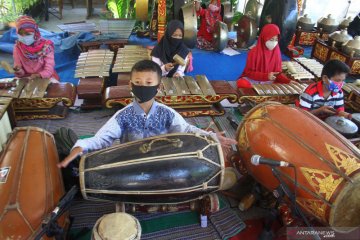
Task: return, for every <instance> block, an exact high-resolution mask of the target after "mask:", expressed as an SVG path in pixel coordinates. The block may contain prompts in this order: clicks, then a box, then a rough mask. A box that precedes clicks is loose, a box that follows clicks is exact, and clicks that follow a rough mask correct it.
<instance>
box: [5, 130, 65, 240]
mask: <svg viewBox="0 0 360 240" xmlns="http://www.w3.org/2000/svg"><path fill="white" fill-rule="evenodd" d="M58 162H59V157H58V154H57V150H56V146H55V142H54V138H53V136H52V135H51V134H50V133H49V132H46V131H45V130H43V129H40V128H35V127H24V128H15V130H14V131H13V133H12V136H11V137H10V139H9V141H8V143H7V145H6V147H5V149H4V151H3V152H2V155H1V156H0V193H1V194H0V239H19V240H20V239H34V237H35V235H36V234H37V232H39V231H40V230H41V225H42V221H43V220H44V218H45V217H46V216H47V214H49V213H50V212H51V211H52V210H53V209H54V208H55V207H56V205H57V203H58V201H59V199H60V198H61V197H62V196H63V195H64V187H63V182H62V178H61V172H60V170H59V169H58V168H57V166H56V164H57V163H58ZM58 223H59V226H61V227H64V226H65V223H66V221H65V216H62V217H61V218H60V219H59V220H58ZM45 239H47V238H45Z"/></svg>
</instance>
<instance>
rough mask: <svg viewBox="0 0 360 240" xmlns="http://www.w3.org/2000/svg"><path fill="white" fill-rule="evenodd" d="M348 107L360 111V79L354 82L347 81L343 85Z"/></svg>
mask: <svg viewBox="0 0 360 240" xmlns="http://www.w3.org/2000/svg"><path fill="white" fill-rule="evenodd" d="M342 90H343V92H344V102H345V105H346V107H349V108H351V109H352V110H354V111H355V112H360V80H359V79H358V80H356V81H355V82H353V83H345V84H344V86H343V87H342Z"/></svg>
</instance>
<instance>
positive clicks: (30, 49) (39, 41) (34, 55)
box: [15, 16, 54, 60]
mask: <svg viewBox="0 0 360 240" xmlns="http://www.w3.org/2000/svg"><path fill="white" fill-rule="evenodd" d="M21 29H23V30H25V31H26V32H28V33H34V40H35V41H34V43H33V44H31V45H29V46H27V45H25V44H23V43H22V42H20V41H16V45H15V47H16V48H17V49H18V50H19V52H21V53H22V54H23V56H24V57H25V58H27V59H30V60H37V59H39V58H40V57H43V56H45V55H47V54H49V53H51V52H53V51H54V44H53V42H52V41H51V40H47V39H44V38H42V37H41V35H40V31H39V27H38V25H37V24H36V22H35V20H34V19H33V18H31V17H29V16H21V17H19V18H18V19H17V20H16V33H17V34H19V31H20V30H21Z"/></svg>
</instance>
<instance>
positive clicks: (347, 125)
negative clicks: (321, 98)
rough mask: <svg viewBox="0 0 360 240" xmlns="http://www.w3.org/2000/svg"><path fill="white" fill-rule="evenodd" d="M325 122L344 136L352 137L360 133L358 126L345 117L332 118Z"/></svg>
mask: <svg viewBox="0 0 360 240" xmlns="http://www.w3.org/2000/svg"><path fill="white" fill-rule="evenodd" d="M325 122H326V123H327V124H329V125H330V126H331V127H332V128H334V129H335V130H336V131H338V132H339V133H341V134H343V135H344V134H345V135H352V134H355V133H357V131H358V127H357V126H356V124H355V123H353V122H352V121H350V120H349V119H346V118H344V117H338V116H331V117H328V118H326V119H325Z"/></svg>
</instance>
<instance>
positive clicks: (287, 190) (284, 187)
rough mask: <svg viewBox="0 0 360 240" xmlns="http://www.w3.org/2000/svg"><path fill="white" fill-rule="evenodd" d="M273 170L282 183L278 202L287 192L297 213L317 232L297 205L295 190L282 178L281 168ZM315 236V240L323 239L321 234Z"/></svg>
mask: <svg viewBox="0 0 360 240" xmlns="http://www.w3.org/2000/svg"><path fill="white" fill-rule="evenodd" d="M271 171H272V173H273V175H274V177H276V179H277V180H278V181H279V183H280V185H279V187H278V188H277V191H278V193H279V197H278V198H277V204H279V203H280V201H282V199H283V196H284V193H285V194H286V196H287V197H288V198H289V199H290V202H291V203H292V205H293V207H294V209H295V213H297V214H298V215H299V216H300V217H301V218H302V219H303V221H304V222H305V224H306V225H307V226H308V228H310V230H311V231H313V232H314V233H315V232H316V231H315V230H314V228H313V227H312V226H311V224H310V222H309V220H308V219H307V217H306V216H305V214H304V212H303V211H302V210H301V209H300V208H299V207H298V206H297V204H296V198H295V195H294V194H293V192H291V190H290V188H289V186H288V185H287V184H286V183H285V182H284V181H283V180H282V178H281V175H280V172H279V170H278V169H277V168H276V167H271ZM296 184H297V183H295V187H297V186H296ZM279 190H280V191H279ZM313 238H314V239H315V240H321V238H320V237H319V235H318V234H316V233H315V235H314V236H313Z"/></svg>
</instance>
